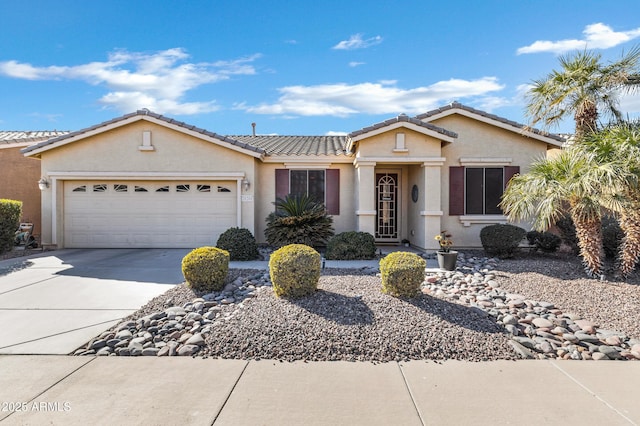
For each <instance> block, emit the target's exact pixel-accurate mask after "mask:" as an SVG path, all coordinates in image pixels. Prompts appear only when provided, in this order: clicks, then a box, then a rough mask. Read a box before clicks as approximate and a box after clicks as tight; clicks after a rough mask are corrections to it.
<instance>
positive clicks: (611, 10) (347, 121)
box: [0, 0, 640, 135]
mask: <svg viewBox="0 0 640 426" xmlns="http://www.w3.org/2000/svg"><path fill="white" fill-rule="evenodd" d="M613 4H615V6H610V5H613ZM0 11H1V16H2V21H3V28H2V35H1V36H0V93H1V94H2V95H1V99H2V102H1V103H0V129H3V130H52V129H57V130H78V129H80V128H84V127H88V126H91V125H94V124H97V123H100V122H102V121H105V120H109V119H111V118H114V117H118V116H121V115H123V114H126V113H129V112H133V111H135V110H136V109H140V108H145V107H146V108H149V109H151V110H152V111H154V112H158V113H161V114H165V115H167V116H170V117H173V118H176V119H179V120H182V121H185V122H187V123H190V124H195V125H198V126H200V127H204V128H206V129H207V130H210V131H213V132H217V133H221V134H228V135H234V134H250V133H251V123H252V122H256V123H257V132H258V133H262V134H282V135H285V134H289V135H291V134H304V135H324V134H344V133H348V132H351V131H354V130H358V129H360V128H362V127H365V126H368V125H371V124H374V123H377V122H379V121H382V120H385V119H387V118H390V117H394V116H396V115H398V114H400V113H406V114H409V115H415V114H419V113H422V112H426V111H428V110H431V109H433V108H437V107H438V106H442V105H446V104H448V103H450V102H452V101H458V102H461V103H463V104H466V105H469V106H472V107H474V108H478V109H481V110H484V111H488V112H492V113H494V114H497V115H500V116H503V117H506V118H509V119H511V120H515V121H518V122H521V123H526V121H527V118H526V116H525V114H524V99H523V96H522V95H523V93H524V92H525V91H526V87H527V84H529V83H530V82H531V81H532V80H534V79H539V78H542V77H544V76H545V75H546V74H547V73H549V72H550V71H551V70H552V69H554V68H557V66H558V55H561V54H566V53H570V52H572V51H576V49H577V50H582V49H584V48H585V46H586V48H588V49H593V50H595V51H597V52H598V53H600V54H602V56H603V59H604V60H605V61H608V60H615V59H617V58H619V57H620V56H621V54H622V52H623V51H628V50H629V49H631V48H632V47H633V46H635V45H636V44H639V43H640V16H639V15H638V14H637V13H635V11H637V1H617V2H615V3H609V2H606V3H605V2H604V1H594V0H580V1H573V0H562V1H558V0H538V1H525V0H504V1H497V0H482V1H480V0H467V1H456V0H450V1H439V2H435V1H428V0H423V1H419V2H416V1H411V0H409V1H405V2H392V1H375V0H372V1H363V2H357V1H345V0H342V1H333V0H328V1H313V2H312V1H306V0H298V1H259V0H253V1H250V0H233V1H230V0H229V1H199V0H192V1H188V2H177V1H169V0H166V1H154V2H138V1H130V0H127V1H120V0H110V1H64V0H58V1H55V2H54V1H49V0H41V1H30V0H21V1H14V0H0ZM621 106H622V109H623V111H625V112H627V113H629V114H632V115H634V114H637V113H638V112H639V111H640V95H633V96H626V97H624V98H623V99H622V105H621ZM550 130H552V131H557V132H570V131H572V130H573V126H572V123H571V122H570V121H568V122H566V123H564V124H562V125H561V126H560V127H559V128H553V129H550Z"/></svg>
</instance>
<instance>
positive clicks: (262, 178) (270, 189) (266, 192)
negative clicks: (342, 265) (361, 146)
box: [255, 158, 356, 243]
mask: <svg viewBox="0 0 640 426" xmlns="http://www.w3.org/2000/svg"><path fill="white" fill-rule="evenodd" d="M296 159H298V160H299V158H296ZM311 160H313V159H311ZM284 168H286V166H285V164H284V163H261V164H260V165H259V167H258V169H257V181H258V182H260V184H259V185H260V188H259V190H258V191H257V193H256V209H255V211H256V215H255V218H256V221H255V227H256V232H255V237H256V240H257V241H258V242H259V243H264V242H266V240H265V237H264V231H265V228H266V218H267V216H268V215H269V213H271V212H273V210H274V204H273V202H274V201H275V199H276V169H284ZM329 168H331V169H339V170H340V214H339V215H334V216H333V227H334V229H335V232H336V234H338V233H340V232H345V231H353V230H354V229H356V217H355V214H354V212H355V203H356V200H355V197H356V185H355V170H354V168H353V165H352V164H351V163H332V164H330V165H329Z"/></svg>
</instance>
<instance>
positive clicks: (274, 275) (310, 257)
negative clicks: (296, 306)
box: [269, 244, 320, 298]
mask: <svg viewBox="0 0 640 426" xmlns="http://www.w3.org/2000/svg"><path fill="white" fill-rule="evenodd" d="M269 276H270V277H271V283H272V284H273V292H274V293H275V295H276V296H278V297H281V296H283V297H292V298H296V297H302V296H306V295H309V294H313V293H314V292H315V291H316V289H317V288H318V280H319V279H320V253H318V252H317V251H315V250H314V249H313V248H311V247H309V246H307V245H304V244H290V245H287V246H284V247H281V248H279V249H278V250H276V251H274V252H273V253H272V254H271V258H270V259H269Z"/></svg>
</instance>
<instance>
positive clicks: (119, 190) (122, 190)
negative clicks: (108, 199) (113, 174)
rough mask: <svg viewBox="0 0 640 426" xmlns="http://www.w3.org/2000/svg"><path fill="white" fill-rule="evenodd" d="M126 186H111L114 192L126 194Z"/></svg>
mask: <svg viewBox="0 0 640 426" xmlns="http://www.w3.org/2000/svg"><path fill="white" fill-rule="evenodd" d="M127 188H128V187H127V185H123V184H116V185H113V190H114V191H116V192H127Z"/></svg>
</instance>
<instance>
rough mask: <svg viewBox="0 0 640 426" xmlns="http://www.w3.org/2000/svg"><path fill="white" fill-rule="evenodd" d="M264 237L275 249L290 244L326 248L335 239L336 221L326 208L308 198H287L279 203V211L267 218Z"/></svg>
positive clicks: (290, 196)
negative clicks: (334, 223) (334, 221)
mask: <svg viewBox="0 0 640 426" xmlns="http://www.w3.org/2000/svg"><path fill="white" fill-rule="evenodd" d="M264 235H265V237H266V238H267V242H268V243H269V245H271V246H272V247H274V248H279V247H283V246H286V245H288V244H305V245H308V246H311V247H324V246H326V244H327V241H328V240H329V238H331V237H332V236H333V218H332V217H331V216H329V215H328V214H327V210H326V209H325V207H324V205H323V204H321V203H317V202H315V201H314V200H313V199H312V198H311V197H309V196H308V195H302V196H297V195H287V196H286V197H285V198H284V199H280V198H279V199H278V200H276V211H275V212H273V213H271V214H269V216H267V228H266V229H265V231H264Z"/></svg>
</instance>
